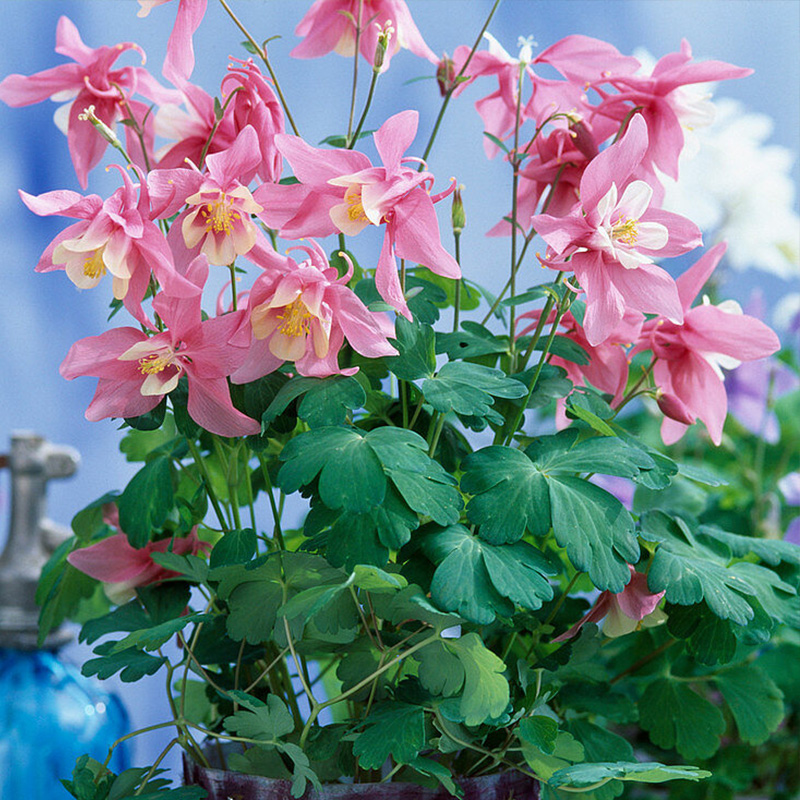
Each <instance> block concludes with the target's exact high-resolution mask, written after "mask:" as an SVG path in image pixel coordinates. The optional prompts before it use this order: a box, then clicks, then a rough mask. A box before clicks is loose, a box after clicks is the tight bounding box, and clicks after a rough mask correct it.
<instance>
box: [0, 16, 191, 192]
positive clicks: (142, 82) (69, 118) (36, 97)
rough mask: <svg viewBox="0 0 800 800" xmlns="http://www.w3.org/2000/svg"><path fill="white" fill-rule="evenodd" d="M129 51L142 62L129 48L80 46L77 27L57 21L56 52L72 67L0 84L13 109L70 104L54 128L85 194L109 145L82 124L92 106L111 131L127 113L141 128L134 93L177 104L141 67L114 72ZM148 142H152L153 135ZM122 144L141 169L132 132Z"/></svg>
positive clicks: (140, 106) (141, 109) (141, 111)
mask: <svg viewBox="0 0 800 800" xmlns="http://www.w3.org/2000/svg"><path fill="white" fill-rule="evenodd" d="M127 50H135V51H136V52H137V53H139V54H140V55H141V57H142V62H144V51H143V50H142V48H141V47H139V45H138V44H134V43H133V42H122V43H121V44H117V45H114V46H113V47H106V46H104V47H98V48H97V49H96V50H92V49H91V48H89V47H87V46H86V45H85V44H84V43H83V41H81V37H80V34H79V33H78V29H77V28H76V27H75V25H74V24H73V23H72V22H71V21H70V20H69V19H68V18H67V17H61V18H60V19H59V20H58V28H57V29H56V52H57V53H59V54H60V55H64V56H67V57H69V58H71V59H73V61H74V63H72V64H62V65H61V66H58V67H53V68H52V69H46V70H43V71H42V72H37V73H36V74H34V75H30V76H26V75H16V74H15V75H9V76H8V77H6V78H4V79H3V80H2V82H0V100H3V101H4V102H5V103H8V105H10V106H13V107H14V108H17V107H19V106H27V105H31V104H32V103H40V102H41V101H42V100H46V99H48V98H50V99H52V100H57V101H60V102H65V101H68V102H67V105H66V106H64V107H62V108H61V109H59V110H58V111H57V112H56V124H57V125H58V126H59V128H61V130H63V131H64V132H65V133H66V134H67V143H68V145H69V152H70V155H71V156H72V163H73V165H74V166H75V172H76V174H77V176H78V180H79V181H80V184H81V187H82V188H83V189H85V188H86V186H87V184H88V174H89V171H90V170H91V169H92V167H94V166H95V165H96V164H97V163H98V162H99V161H100V159H101V158H102V157H103V153H104V152H105V149H106V147H107V145H108V142H107V141H106V140H105V139H104V138H103V137H102V136H101V135H100V134H99V133H98V132H97V131H96V130H95V129H94V126H93V125H92V124H91V123H89V122H87V121H85V120H82V119H80V115H81V114H82V113H83V111H84V109H86V108H88V107H89V106H94V113H95V115H96V116H97V118H98V119H100V120H101V121H102V122H104V123H105V124H106V125H107V126H108V127H113V126H114V123H115V122H116V121H117V120H118V119H119V118H120V117H125V116H127V115H128V109H130V110H131V111H132V112H133V113H134V115H135V116H136V118H137V119H138V120H140V122H141V121H142V120H143V119H144V118H145V116H146V114H147V112H148V110H149V107H148V106H147V105H145V104H144V103H141V102H139V101H136V100H132V99H131V97H132V96H133V95H134V94H135V93H136V92H139V93H140V94H142V95H144V96H145V97H146V98H148V99H149V100H151V101H153V102H155V103H161V102H174V101H175V99H176V94H175V93H174V92H172V91H170V90H168V89H165V88H164V87H162V86H160V85H159V84H158V83H157V82H156V80H155V79H154V78H153V77H152V76H151V75H150V73H149V72H147V70H145V69H143V68H142V67H122V68H121V69H112V66H113V64H114V62H115V61H116V60H117V59H118V58H119V57H120V56H121V55H122V54H123V53H124V52H125V51H127ZM122 101H125V103H126V106H127V108H126V107H123V105H122ZM147 130H148V131H149V128H148V129H147ZM148 136H149V138H152V131H149V134H148ZM126 139H127V146H128V152H129V154H130V155H131V157H132V158H133V159H134V160H135V161H137V163H139V164H140V166H144V165H143V163H140V161H143V159H141V144H140V142H139V140H138V137H137V136H136V133H135V132H134V131H133V129H132V128H131V127H130V126H126Z"/></svg>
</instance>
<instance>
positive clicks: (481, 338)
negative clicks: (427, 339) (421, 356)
mask: <svg viewBox="0 0 800 800" xmlns="http://www.w3.org/2000/svg"><path fill="white" fill-rule="evenodd" d="M461 327H462V330H460V331H453V332H452V333H442V332H440V331H437V332H436V352H437V353H445V354H446V355H447V357H448V358H450V359H460V358H477V357H480V356H487V355H499V354H501V353H506V352H508V337H507V336H495V335H494V334H493V333H492V332H491V331H490V330H489V329H488V328H485V327H483V325H479V324H478V323H476V322H462V323H461Z"/></svg>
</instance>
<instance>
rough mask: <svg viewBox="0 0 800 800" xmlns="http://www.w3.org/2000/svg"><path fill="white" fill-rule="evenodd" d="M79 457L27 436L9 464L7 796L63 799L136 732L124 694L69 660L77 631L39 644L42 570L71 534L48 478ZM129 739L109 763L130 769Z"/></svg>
mask: <svg viewBox="0 0 800 800" xmlns="http://www.w3.org/2000/svg"><path fill="white" fill-rule="evenodd" d="M77 464H78V455H77V453H76V452H75V451H74V450H72V449H71V448H67V447H59V446H54V445H51V444H49V443H48V442H46V441H44V439H42V437H40V436H36V435H34V434H30V433H17V434H14V435H13V436H12V439H11V452H10V453H9V455H7V456H0V466H7V467H9V468H10V470H11V524H10V526H9V534H8V539H7V541H6V545H5V549H4V550H3V554H2V556H0V798H4V799H5V798H21V800H53V798H60V797H63V798H66V797H68V793H67V791H66V789H64V787H63V786H62V785H61V780H60V779H61V778H69V777H71V775H72V770H73V768H74V766H75V760H76V759H77V758H78V757H79V756H81V755H83V754H84V753H89V754H90V755H91V756H92V757H93V758H95V759H97V760H98V761H100V762H103V761H105V758H106V756H107V754H108V748H109V747H110V745H111V744H112V743H113V742H115V741H116V740H117V739H118V738H120V737H121V736H123V735H124V734H126V733H127V732H128V731H129V730H130V725H129V721H128V715H127V712H126V711H125V708H124V706H123V705H122V703H121V702H120V700H119V699H118V698H117V697H116V696H114V695H113V694H111V693H110V692H108V691H106V690H104V689H103V688H102V687H101V686H100V685H99V684H98V683H97V682H96V681H94V680H90V679H88V678H85V677H84V676H83V675H81V673H80V671H79V670H78V669H77V668H76V667H74V666H72V665H70V664H68V663H64V662H62V661H61V660H60V659H59V647H60V646H61V645H62V644H64V643H65V642H66V641H67V640H68V639H69V638H70V637H69V635H68V634H65V633H64V632H63V631H61V632H59V631H55V632H54V633H53V634H51V635H50V636H49V637H48V638H47V640H46V641H45V643H44V648H43V649H37V647H36V643H37V631H38V609H37V607H36V603H35V601H34V595H35V591H36V584H37V582H38V579H39V573H40V572H41V569H42V566H43V565H44V563H45V562H46V560H47V558H48V556H49V552H51V551H52V550H53V549H54V548H55V546H57V544H58V543H59V539H62V540H63V538H65V536H67V535H69V532H68V531H64V530H63V529H61V528H60V527H59V526H57V525H55V524H54V523H52V522H50V521H49V520H47V519H45V518H44V500H45V491H46V485H47V481H48V480H50V479H52V478H61V477H67V476H68V475H71V474H72V473H73V472H74V471H75V469H76V467H77ZM127 762H128V756H127V751H126V748H125V746H124V744H123V745H122V746H120V747H118V748H117V749H116V750H115V751H114V756H113V758H112V760H111V762H110V763H109V767H110V768H111V769H112V770H114V772H120V771H121V770H123V769H125V768H126V767H127V766H128V763H127Z"/></svg>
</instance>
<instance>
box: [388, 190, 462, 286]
mask: <svg viewBox="0 0 800 800" xmlns="http://www.w3.org/2000/svg"><path fill="white" fill-rule="evenodd" d="M389 224H391V226H392V229H393V239H394V246H395V253H396V254H397V256H398V257H399V258H405V259H408V260H409V261H413V262H415V263H417V264H423V265H425V266H426V267H427V268H428V269H429V270H431V272H435V273H436V274H437V275H442V276H444V277H445V278H454V279H455V278H460V277H461V268H460V267H459V266H458V262H457V261H456V260H455V259H454V258H453V257H452V256H451V255H450V253H448V252H447V251H446V250H445V249H444V248H443V247H442V243H441V237H440V235H439V223H438V221H437V219H436V212H435V211H434V208H433V203H432V202H431V198H430V196H429V195H428V193H427V192H426V191H425V190H424V189H422V188H421V187H417V188H416V189H413V190H412V191H411V192H409V194H408V195H406V196H405V197H404V198H403V199H402V200H401V201H400V202H399V203H397V204H396V205H395V207H394V220H393V222H391V223H388V224H387V227H388V225H389Z"/></svg>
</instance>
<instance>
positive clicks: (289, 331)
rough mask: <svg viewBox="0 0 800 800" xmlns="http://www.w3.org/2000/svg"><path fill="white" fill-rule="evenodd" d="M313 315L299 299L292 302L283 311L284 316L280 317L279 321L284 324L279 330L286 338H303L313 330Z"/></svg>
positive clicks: (280, 315)
mask: <svg viewBox="0 0 800 800" xmlns="http://www.w3.org/2000/svg"><path fill="white" fill-rule="evenodd" d="M313 316H314V315H313V314H312V313H311V312H310V311H309V310H308V309H307V308H306V306H305V304H304V303H303V301H302V300H300V299H299V298H298V299H297V300H294V301H292V302H291V303H289V305H288V306H286V307H285V308H284V310H283V314H279V315H278V319H280V320H282V321H283V323H282V324H281V326H280V327H279V328H278V330H279V331H280V332H281V333H284V334H286V336H301V335H304V334H307V333H308V332H309V330H310V329H311V323H310V322H309V320H310V319H312V318H313Z"/></svg>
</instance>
